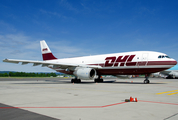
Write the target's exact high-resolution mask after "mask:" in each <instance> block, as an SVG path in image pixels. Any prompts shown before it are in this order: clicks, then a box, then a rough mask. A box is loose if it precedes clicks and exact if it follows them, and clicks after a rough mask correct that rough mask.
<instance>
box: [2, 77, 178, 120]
mask: <svg viewBox="0 0 178 120" xmlns="http://www.w3.org/2000/svg"><path fill="white" fill-rule="evenodd" d="M70 79H71V78H70ZM70 79H69V78H20V77H19V78H0V119H1V120H24V119H25V120H36V119H38V120H118V119H119V120H143V119H144V120H178V79H164V78H149V80H150V84H143V80H144V78H132V79H117V78H110V79H104V80H105V81H104V82H103V83H94V81H92V80H89V81H87V80H82V83H75V84H73V83H71V82H70ZM130 97H133V98H137V100H138V102H125V99H129V98H130Z"/></svg>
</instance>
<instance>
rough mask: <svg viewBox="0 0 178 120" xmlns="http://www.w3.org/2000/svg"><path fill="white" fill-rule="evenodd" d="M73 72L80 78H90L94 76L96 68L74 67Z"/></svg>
mask: <svg viewBox="0 0 178 120" xmlns="http://www.w3.org/2000/svg"><path fill="white" fill-rule="evenodd" d="M73 74H74V75H75V76H77V77H79V78H80V79H85V80H92V79H94V77H95V76H96V70H95V69H93V68H76V69H75V71H74V72H73Z"/></svg>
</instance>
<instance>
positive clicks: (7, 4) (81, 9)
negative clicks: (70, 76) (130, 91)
mask: <svg viewBox="0 0 178 120" xmlns="http://www.w3.org/2000/svg"><path fill="white" fill-rule="evenodd" d="M177 6H178V1H177V0H0V60H1V61H0V71H19V72H54V71H53V70H51V69H49V68H45V67H40V66H37V67H33V66H32V64H29V65H19V64H11V63H4V62H2V60H3V59H5V58H9V59H24V60H42V55H41V49H40V40H45V41H46V42H47V44H48V45H49V47H50V49H51V51H52V52H53V54H54V55H55V56H56V57H57V58H68V57H76V56H87V55H97V54H108V53H119V52H128V51H157V52H163V53H165V54H167V55H169V56H170V57H172V58H174V59H175V60H177V61H178V14H177V11H178V7H177Z"/></svg>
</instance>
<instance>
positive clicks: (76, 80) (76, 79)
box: [71, 77, 81, 83]
mask: <svg viewBox="0 0 178 120" xmlns="http://www.w3.org/2000/svg"><path fill="white" fill-rule="evenodd" d="M71 83H81V80H80V79H78V78H77V77H75V79H72V80H71Z"/></svg>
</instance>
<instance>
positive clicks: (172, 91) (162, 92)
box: [156, 90, 178, 95]
mask: <svg viewBox="0 0 178 120" xmlns="http://www.w3.org/2000/svg"><path fill="white" fill-rule="evenodd" d="M175 91H178V90H172V91H166V92H161V93H156V94H157V95H160V94H165V93H170V92H175Z"/></svg>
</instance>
